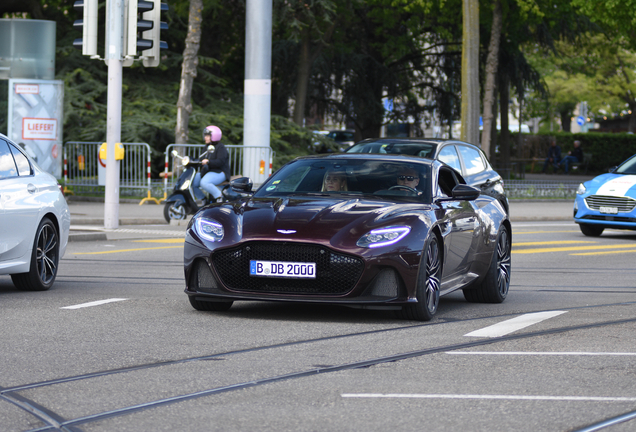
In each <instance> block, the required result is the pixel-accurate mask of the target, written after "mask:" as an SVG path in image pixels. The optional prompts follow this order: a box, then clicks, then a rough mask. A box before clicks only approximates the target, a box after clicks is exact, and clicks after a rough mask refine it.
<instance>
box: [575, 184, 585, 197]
mask: <svg viewBox="0 0 636 432" xmlns="http://www.w3.org/2000/svg"><path fill="white" fill-rule="evenodd" d="M586 191H587V189H586V188H585V185H584V184H583V183H581V184H580V185H579V188H578V189H577V190H576V193H577V194H578V195H583V194H584V193H585V192H586Z"/></svg>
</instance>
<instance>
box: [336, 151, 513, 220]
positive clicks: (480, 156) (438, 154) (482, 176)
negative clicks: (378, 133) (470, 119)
mask: <svg viewBox="0 0 636 432" xmlns="http://www.w3.org/2000/svg"><path fill="white" fill-rule="evenodd" d="M346 152H347V153H378V154H390V155H407V156H419V157H425V158H430V159H437V160H440V161H442V162H444V163H446V164H447V165H450V166H451V167H453V168H455V169H456V170H457V171H458V172H459V173H461V175H462V176H463V177H464V179H465V180H466V184H469V185H471V186H475V187H477V188H479V189H480V190H481V193H483V194H486V195H490V196H492V197H494V198H496V199H497V200H498V201H499V202H500V203H501V206H502V207H503V208H504V210H505V211H506V213H508V211H509V205H508V197H507V196H506V192H505V190H504V181H503V178H502V177H501V176H500V175H499V173H497V171H495V170H493V169H492V166H491V165H490V163H489V162H488V159H487V158H486V155H485V154H484V152H483V151H482V150H481V149H480V148H479V147H477V146H475V145H473V144H469V143H466V142H463V141H458V140H444V139H437V138H369V139H365V140H363V141H360V142H358V143H356V144H354V145H353V146H351V147H349V148H348V149H347V150H346Z"/></svg>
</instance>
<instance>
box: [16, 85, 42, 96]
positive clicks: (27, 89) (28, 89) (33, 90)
mask: <svg viewBox="0 0 636 432" xmlns="http://www.w3.org/2000/svg"><path fill="white" fill-rule="evenodd" d="M15 92H16V93H17V94H40V86H39V85H37V84H16V85H15Z"/></svg>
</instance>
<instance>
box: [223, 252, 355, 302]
mask: <svg viewBox="0 0 636 432" xmlns="http://www.w3.org/2000/svg"><path fill="white" fill-rule="evenodd" d="M250 260H262V261H283V262H314V263H316V278H315V279H290V278H277V277H254V276H250ZM212 263H213V265H214V267H215V269H216V271H217V273H218V274H219V276H220V277H221V281H222V282H223V284H224V285H225V286H227V287H228V288H230V289H232V290H235V291H249V292H266V293H285V294H309V295H342V294H346V293H347V292H349V291H351V290H352V289H353V287H354V286H355V284H356V282H357V281H358V279H360V276H361V275H362V271H363V270H364V262H363V261H362V260H361V259H360V258H356V257H353V256H350V255H344V254H339V253H335V252H333V251H332V250H330V249H329V248H326V247H324V246H320V245H313V244H304V243H289V242H249V243H245V244H243V245H241V246H240V247H237V248H234V249H226V250H222V251H217V252H215V253H214V254H213V256H212Z"/></svg>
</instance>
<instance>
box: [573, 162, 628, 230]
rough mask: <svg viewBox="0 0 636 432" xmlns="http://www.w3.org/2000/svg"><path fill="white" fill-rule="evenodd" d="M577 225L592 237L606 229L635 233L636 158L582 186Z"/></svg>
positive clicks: (578, 194) (576, 208)
mask: <svg viewBox="0 0 636 432" xmlns="http://www.w3.org/2000/svg"><path fill="white" fill-rule="evenodd" d="M574 222H576V223H577V224H579V228H580V229H581V232H582V233H583V234H585V235H586V236H591V237H598V236H600V235H601V234H602V233H603V230H605V228H614V229H626V230H636V155H634V156H632V157H631V158H629V159H627V160H626V161H625V162H623V163H622V164H620V165H619V166H617V167H615V168H613V169H612V170H610V172H609V173H606V174H601V175H600V176H598V177H595V178H593V179H592V180H590V181H587V182H585V183H581V184H580V185H579V189H578V190H577V191H576V199H575V200H574Z"/></svg>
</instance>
